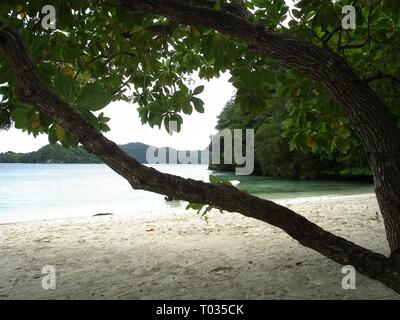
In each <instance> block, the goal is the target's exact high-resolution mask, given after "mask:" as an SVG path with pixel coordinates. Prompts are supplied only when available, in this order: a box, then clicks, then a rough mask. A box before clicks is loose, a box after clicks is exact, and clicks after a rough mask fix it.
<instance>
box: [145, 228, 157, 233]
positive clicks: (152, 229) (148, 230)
mask: <svg viewBox="0 0 400 320" xmlns="http://www.w3.org/2000/svg"><path fill="white" fill-rule="evenodd" d="M155 230H156V229H155V228H147V229H146V231H147V232H153V231H155Z"/></svg>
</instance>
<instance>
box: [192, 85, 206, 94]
mask: <svg viewBox="0 0 400 320" xmlns="http://www.w3.org/2000/svg"><path fill="white" fill-rule="evenodd" d="M203 91H204V86H198V87H197V88H196V89H194V90H193V95H194V96H197V95H199V94H200V93H202V92H203Z"/></svg>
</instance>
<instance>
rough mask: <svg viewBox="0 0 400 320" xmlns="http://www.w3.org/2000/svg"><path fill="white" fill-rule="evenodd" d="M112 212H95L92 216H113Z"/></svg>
mask: <svg viewBox="0 0 400 320" xmlns="http://www.w3.org/2000/svg"><path fill="white" fill-rule="evenodd" d="M113 215H114V213H97V214H94V215H93V217H104V216H113Z"/></svg>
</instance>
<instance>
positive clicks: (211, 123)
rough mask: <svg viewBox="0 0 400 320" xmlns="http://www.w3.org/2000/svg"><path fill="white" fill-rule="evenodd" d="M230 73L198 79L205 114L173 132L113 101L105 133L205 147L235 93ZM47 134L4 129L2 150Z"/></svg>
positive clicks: (33, 145)
mask: <svg viewBox="0 0 400 320" xmlns="http://www.w3.org/2000/svg"><path fill="white" fill-rule="evenodd" d="M229 78H230V75H229V73H225V74H223V75H222V76H221V77H220V78H218V79H213V80H211V81H209V82H207V81H201V80H197V81H196V85H204V86H205V89H204V92H203V93H202V94H201V95H199V97H200V98H202V100H203V101H204V103H205V106H204V107H205V112H204V113H203V114H200V113H197V112H194V113H192V114H191V115H190V116H186V115H185V116H183V119H184V122H183V125H182V130H181V132H179V133H174V134H173V136H170V135H169V134H168V132H167V131H166V130H165V128H164V127H161V129H158V127H155V128H154V129H152V128H151V127H150V126H149V125H142V123H141V121H140V118H139V114H138V112H137V105H134V104H129V103H126V102H113V103H111V104H110V105H109V106H107V107H106V108H105V109H104V110H102V111H104V113H105V115H106V116H108V117H110V118H111V120H110V122H109V126H110V128H111V131H110V132H107V133H106V134H105V136H106V137H107V138H109V139H111V140H113V141H114V142H116V143H117V144H125V143H130V142H142V143H146V144H149V145H152V146H155V147H164V146H168V147H172V148H175V149H181V150H182V149H185V150H196V149H204V148H206V147H207V146H208V144H209V142H210V136H211V135H213V134H215V133H216V130H215V126H216V124H217V116H218V115H219V114H220V113H221V111H222V109H223V107H224V106H225V104H226V103H227V102H228V101H229V99H230V98H231V97H232V96H233V94H234V88H233V86H232V85H231V84H230V83H229V82H228V80H229ZM48 143H49V142H48V139H47V135H41V136H39V137H37V138H36V139H35V138H34V137H33V136H29V135H28V134H27V133H24V132H22V131H21V130H17V129H10V130H9V131H0V152H7V151H14V152H31V151H36V150H38V149H39V148H41V147H43V146H45V145H47V144H48Z"/></svg>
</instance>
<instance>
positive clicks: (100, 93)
mask: <svg viewBox="0 0 400 320" xmlns="http://www.w3.org/2000/svg"><path fill="white" fill-rule="evenodd" d="M112 98H113V96H112V95H111V94H109V93H108V92H106V91H105V90H104V89H103V88H102V87H101V86H100V85H98V84H95V83H89V84H87V85H86V86H85V87H83V89H82V90H81V94H80V95H79V97H78V99H77V100H76V102H75V106H76V108H77V109H83V110H90V111H98V110H101V109H103V108H104V107H106V106H107V105H108V104H109V103H110V102H111V101H112Z"/></svg>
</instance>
